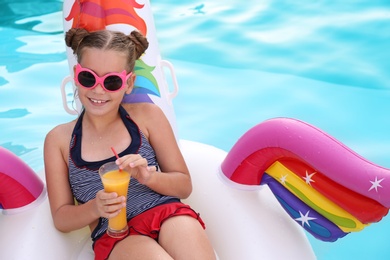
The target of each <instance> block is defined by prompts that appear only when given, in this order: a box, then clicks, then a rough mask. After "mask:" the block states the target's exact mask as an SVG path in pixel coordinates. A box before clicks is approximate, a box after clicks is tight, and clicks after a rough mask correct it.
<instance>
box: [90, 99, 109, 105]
mask: <svg viewBox="0 0 390 260" xmlns="http://www.w3.org/2000/svg"><path fill="white" fill-rule="evenodd" d="M91 101H92V102H93V103H98V104H101V103H106V101H104V100H96V99H92V98H91Z"/></svg>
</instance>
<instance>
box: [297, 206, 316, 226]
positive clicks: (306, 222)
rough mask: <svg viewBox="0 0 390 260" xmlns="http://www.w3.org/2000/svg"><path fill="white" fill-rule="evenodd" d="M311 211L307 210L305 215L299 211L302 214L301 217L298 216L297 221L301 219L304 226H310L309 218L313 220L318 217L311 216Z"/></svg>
mask: <svg viewBox="0 0 390 260" xmlns="http://www.w3.org/2000/svg"><path fill="white" fill-rule="evenodd" d="M309 212H310V210H309V211H307V212H306V214H305V215H303V214H302V212H300V211H299V215H301V216H300V217H299V218H296V219H295V220H296V221H301V224H302V227H303V226H304V225H305V224H306V225H308V226H309V227H310V224H309V220H313V219H316V218H312V217H309Z"/></svg>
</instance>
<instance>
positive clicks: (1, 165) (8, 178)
mask: <svg viewBox="0 0 390 260" xmlns="http://www.w3.org/2000/svg"><path fill="white" fill-rule="evenodd" d="M45 194H46V189H45V186H44V184H43V182H42V180H41V179H40V178H39V177H38V176H37V175H36V174H35V172H34V171H33V170H32V169H31V168H30V167H29V166H28V165H27V164H26V163H25V162H23V161H22V160H21V159H20V158H19V157H17V156H16V155H15V154H13V153H11V152H10V151H8V150H7V149H5V148H3V147H0V208H2V209H4V210H6V212H10V211H12V210H17V209H21V208H23V207H25V206H28V205H30V204H31V203H33V202H34V201H36V200H37V199H38V198H40V197H42V196H44V195H45Z"/></svg>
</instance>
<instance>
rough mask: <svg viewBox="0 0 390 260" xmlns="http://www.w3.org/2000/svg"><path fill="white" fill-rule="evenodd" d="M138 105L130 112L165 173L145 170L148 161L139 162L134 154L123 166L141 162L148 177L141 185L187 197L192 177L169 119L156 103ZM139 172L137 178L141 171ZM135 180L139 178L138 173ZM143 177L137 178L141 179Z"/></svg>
mask: <svg viewBox="0 0 390 260" xmlns="http://www.w3.org/2000/svg"><path fill="white" fill-rule="evenodd" d="M135 106H136V108H134V107H132V109H131V110H130V115H132V118H133V119H134V120H135V121H136V123H137V124H138V126H139V127H140V128H141V130H142V131H143V133H144V134H145V136H146V137H147V138H148V139H149V142H150V144H151V146H152V147H153V148H154V150H155V152H156V157H157V161H158V163H159V165H160V170H161V172H160V171H158V172H156V171H155V170H154V167H152V168H151V169H148V168H147V167H145V165H146V160H145V159H144V160H143V161H142V160H137V158H136V156H134V155H130V156H131V157H132V158H131V159H129V158H123V157H122V158H121V159H119V160H118V163H119V164H122V163H123V167H128V166H129V164H130V162H133V161H134V162H139V165H143V167H139V168H140V171H139V173H140V175H144V176H147V178H144V179H143V180H141V183H143V184H145V185H147V186H148V187H149V188H151V189H153V190H154V191H156V192H158V193H160V194H164V195H170V196H175V197H178V198H181V199H185V198H187V197H188V196H189V195H190V194H191V192H192V182H191V176H190V173H189V170H188V168H187V165H186V163H185V161H184V158H183V155H182V154H181V152H180V149H179V146H178V144H177V142H176V138H175V136H174V133H173V131H172V127H171V125H170V123H169V121H168V119H167V118H166V117H165V115H164V113H163V111H162V110H161V109H160V108H159V107H158V106H156V105H154V104H148V103H145V104H139V105H135ZM138 159H139V158H138ZM136 166H137V165H134V166H133V167H136ZM129 167H130V168H131V166H129ZM133 172H134V171H133ZM135 173H136V175H137V174H138V171H135ZM132 174H133V173H132ZM133 177H135V176H134V174H133ZM136 178H137V177H136ZM140 178H141V177H139V178H137V179H138V180H140Z"/></svg>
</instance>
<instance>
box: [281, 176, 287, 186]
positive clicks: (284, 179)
mask: <svg viewBox="0 0 390 260" xmlns="http://www.w3.org/2000/svg"><path fill="white" fill-rule="evenodd" d="M286 181H287V175H284V176H282V177H280V183H282V184H286Z"/></svg>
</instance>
